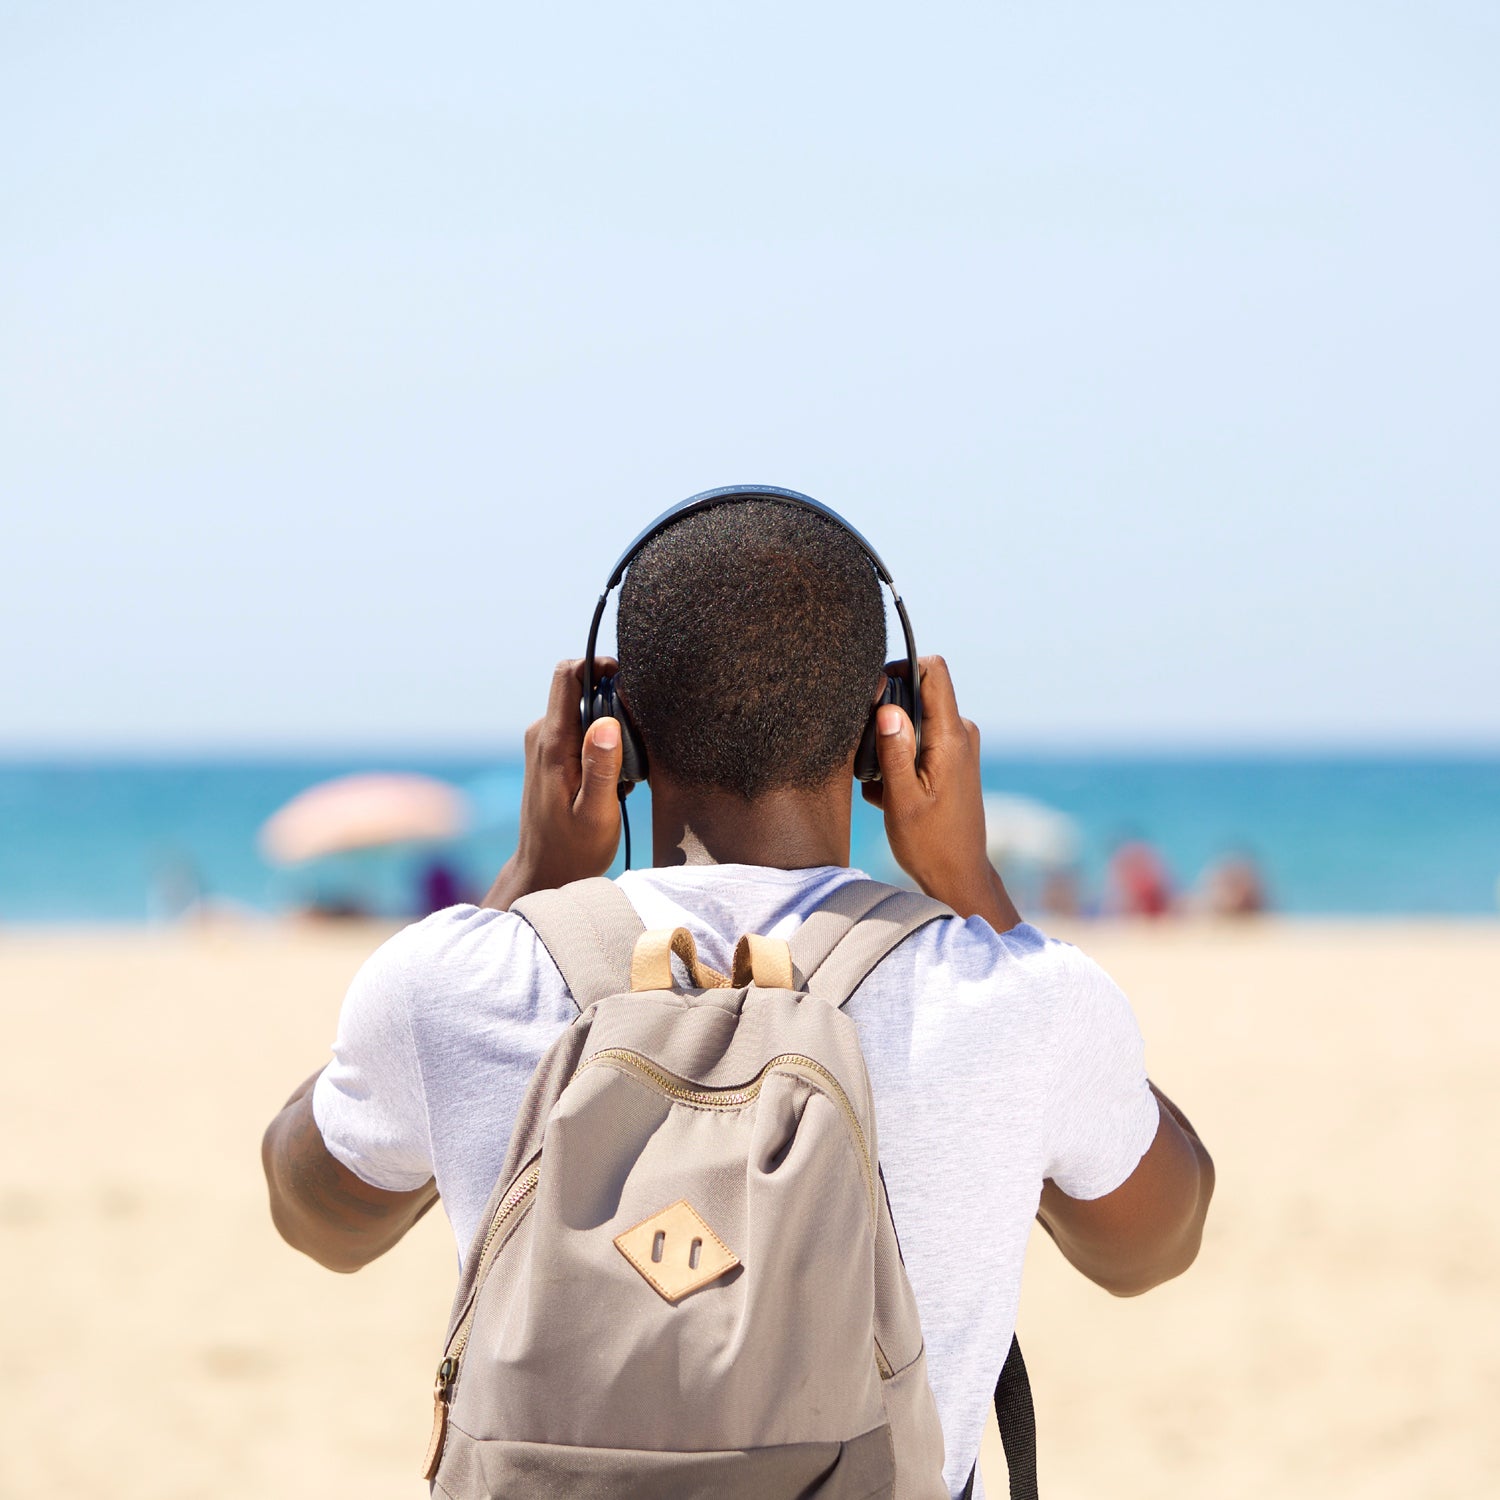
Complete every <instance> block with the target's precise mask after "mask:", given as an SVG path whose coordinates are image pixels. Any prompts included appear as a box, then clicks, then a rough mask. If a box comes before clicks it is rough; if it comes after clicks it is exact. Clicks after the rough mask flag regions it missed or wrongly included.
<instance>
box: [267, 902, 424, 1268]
mask: <svg viewBox="0 0 1500 1500" xmlns="http://www.w3.org/2000/svg"><path fill="white" fill-rule="evenodd" d="M425 941H426V939H425V938H424V937H423V936H422V924H418V925H417V926H416V927H413V928H407V929H406V930H405V931H404V932H402V933H398V934H397V935H396V936H395V937H394V938H392V939H390V940H389V941H388V942H386V943H385V944H383V945H382V946H381V947H380V948H379V949H378V950H377V951H376V952H375V953H373V954H372V955H371V956H370V958H369V959H367V960H366V962H365V963H364V965H363V966H362V967H361V968H360V971H359V973H358V974H357V975H356V976H355V978H354V982H353V983H352V984H351V985H350V986H349V991H348V994H347V995H346V996H345V998H344V1004H343V1007H342V1009H341V1010H340V1013H339V1026H338V1037H337V1039H336V1041H335V1043H334V1057H333V1061H332V1062H330V1063H329V1064H328V1066H327V1067H326V1068H325V1069H323V1070H322V1071H321V1072H320V1073H315V1074H314V1075H313V1076H312V1077H311V1078H309V1079H307V1080H306V1081H305V1082H304V1083H303V1084H302V1085H301V1086H300V1087H299V1088H298V1089H297V1090H296V1092H295V1093H294V1094H293V1095H292V1097H291V1098H290V1099H288V1100H287V1102H286V1104H285V1105H284V1106H283V1108H282V1109H281V1111H280V1113H279V1114H278V1115H277V1116H276V1118H275V1119H274V1120H272V1122H271V1124H270V1127H269V1128H268V1129H267V1131H266V1134H265V1138H264V1141H263V1142H262V1147H261V1158H262V1163H263V1165H264V1168H265V1173H266V1184H267V1187H268V1188H269V1190H270V1195H271V1217H272V1220H273V1222H274V1223H275V1225H276V1227H277V1229H278V1230H279V1231H280V1232H281V1234H282V1236H283V1238H285V1239H286V1240H287V1241H288V1243H290V1244H292V1245H294V1246H295V1247H296V1248H297V1249H299V1250H302V1251H305V1252H306V1253H307V1254H308V1255H311V1256H312V1257H313V1258H314V1259H315V1260H317V1261H319V1262H320V1263H321V1264H323V1265H325V1266H328V1267H330V1268H331V1269H333V1270H339V1271H353V1270H356V1269H358V1267H360V1266H362V1265H364V1264H366V1263H367V1262H368V1261H371V1260H373V1259H374V1258H375V1257H376V1256H377V1255H381V1254H383V1253H384V1252H385V1251H386V1250H388V1249H390V1247H391V1246H392V1245H393V1244H395V1243H396V1241H397V1240H398V1239H400V1238H401V1236H402V1235H403V1234H405V1233H406V1231H407V1230H408V1229H409V1228H410V1227H411V1226H412V1225H413V1224H414V1223H415V1222H416V1221H417V1219H418V1218H420V1217H421V1215H422V1214H423V1213H425V1212H426V1211H427V1209H428V1208H430V1207H431V1206H432V1204H433V1203H435V1202H436V1201H437V1191H436V1188H435V1187H434V1185H433V1181H432V1149H431V1142H430V1139H429V1134H428V1126H427V1112H426V1101H425V1096H424V1093H423V1088H422V1078H421V1070H420V1068H419V1065H418V1062H417V1055H416V1048H415V1044H414V1041H413V1038H412V1029H411V1022H410V1018H409V1015H408V1010H407V1006H408V1002H409V999H410V995H409V991H410V982H409V977H408V965H407V957H408V952H409V951H410V950H411V949H412V948H413V945H420V944H422V943H423V942H425ZM422 951H423V950H422V949H421V948H420V946H418V947H417V956H418V957H420V956H421V952H422ZM315 1102H316V1113H315V1111H314V1105H315Z"/></svg>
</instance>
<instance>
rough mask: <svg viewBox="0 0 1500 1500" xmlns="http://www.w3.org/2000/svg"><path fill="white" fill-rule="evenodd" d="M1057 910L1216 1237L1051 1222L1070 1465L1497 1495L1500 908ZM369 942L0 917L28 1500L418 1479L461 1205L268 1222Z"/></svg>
mask: <svg viewBox="0 0 1500 1500" xmlns="http://www.w3.org/2000/svg"><path fill="white" fill-rule="evenodd" d="M1066 935H1068V936H1072V937H1074V938H1075V939H1076V940H1077V941H1079V942H1080V943H1081V944H1082V945H1083V946H1084V947H1085V948H1086V949H1087V950H1088V951H1089V952H1091V953H1093V954H1094V955H1095V956H1096V957H1097V958H1099V959H1100V960H1101V961H1102V962H1103V963H1104V964H1105V965H1106V967H1108V968H1109V969H1110V970H1111V972H1113V973H1114V974H1115V976H1116V977H1117V978H1118V979H1119V981H1120V982H1121V983H1122V984H1123V985H1124V986H1125V988H1126V989H1127V991H1128V992H1129V993H1130V995H1131V997H1132V999H1133V1001H1134V1002H1135V1005H1136V1009H1137V1012H1138V1014H1139V1016H1140V1018H1141V1022H1142V1026H1143V1028H1144V1030H1145V1032H1146V1035H1147V1041H1148V1057H1149V1060H1150V1064H1151V1071H1152V1074H1153V1076H1154V1077H1156V1078H1157V1080H1158V1081H1159V1082H1160V1083H1161V1084H1162V1086H1163V1087H1164V1088H1165V1089H1166V1090H1167V1091H1168V1092H1169V1093H1171V1094H1173V1095H1174V1096H1175V1097H1177V1098H1178V1099H1179V1101H1180V1102H1181V1104H1182V1105H1183V1107H1184V1108H1185V1109H1186V1110H1187V1112H1188V1113H1189V1114H1190V1115H1191V1116H1192V1118H1193V1120H1194V1122H1195V1124H1196V1125H1197V1126H1198V1127H1199V1129H1200V1130H1201V1132H1202V1134H1203V1136H1204V1138H1205V1140H1206V1141H1207V1142H1208V1144H1209V1146H1210V1148H1211V1149H1212V1151H1213V1152H1214V1155H1215V1158H1216V1160H1217V1164H1218V1170H1219V1190H1218V1198H1217V1201H1216V1204H1215V1208H1214V1212H1213V1214H1212V1216H1211V1219H1210V1227H1209V1234H1208V1239H1207V1242H1206V1244H1205V1246H1204V1251H1203V1255H1202V1257H1201V1260H1200V1262H1199V1264H1198V1265H1197V1266H1196V1267H1195V1268H1194V1270H1193V1271H1192V1272H1191V1273H1190V1274H1189V1275H1188V1276H1187V1277H1186V1278H1185V1279H1183V1280H1182V1281H1180V1282H1178V1283H1175V1284H1173V1285H1170V1286H1168V1287H1165V1288H1162V1289H1160V1290H1158V1291H1156V1292H1154V1293H1152V1294H1150V1295H1149V1296H1147V1297H1145V1298H1143V1299H1138V1300H1136V1301H1129V1302H1121V1301H1116V1300H1114V1299H1112V1298H1110V1297H1109V1296H1107V1295H1106V1294H1105V1293H1103V1292H1101V1291H1098V1290H1097V1289H1095V1288H1093V1287H1092V1286H1090V1285H1088V1284H1087V1283H1085V1282H1084V1281H1083V1280H1082V1279H1081V1278H1080V1277H1078V1276H1077V1275H1076V1274H1075V1273H1073V1272H1072V1271H1070V1270H1069V1269H1068V1268H1067V1267H1066V1266H1065V1265H1064V1264H1063V1263H1062V1262H1061V1260H1060V1258H1059V1257H1058V1256H1057V1255H1056V1253H1055V1252H1054V1251H1053V1250H1052V1248H1051V1246H1050V1245H1048V1244H1047V1243H1046V1242H1045V1240H1044V1239H1042V1238H1040V1237H1039V1238H1038V1240H1037V1242H1036V1243H1035V1244H1034V1246H1033V1254H1032V1256H1031V1259H1030V1262H1029V1264H1028V1270H1027V1283H1026V1287H1025V1293H1024V1297H1023V1311H1022V1327H1021V1333H1022V1338H1023V1342H1024V1343H1025V1346H1026V1351H1027V1357H1028V1362H1029V1364H1030V1366H1031V1371H1032V1378H1033V1384H1034V1386H1035V1388H1036V1393H1037V1404H1038V1422H1039V1427H1040V1447H1041V1476H1042V1489H1043V1493H1044V1495H1046V1496H1047V1497H1048V1500H1083V1497H1096V1496H1105V1495H1107V1496H1110V1497H1115V1500H1136V1497H1140V1500H1145V1497H1147V1496H1150V1497H1152V1500H1164V1497H1178V1496H1180V1497H1194V1500H1198V1497H1214V1500H1235V1497H1247V1500H1248V1497H1252V1496H1253V1497H1257V1500H1260V1497H1265V1496H1271V1495H1274V1496H1277V1497H1281V1500H1293V1497H1308V1500H1312V1497H1318V1500H1329V1497H1339V1500H1376V1497H1381V1500H1383V1497H1392V1500H1394V1497H1397V1496H1400V1497H1403V1500H1412V1497H1423V1500H1426V1497H1433V1500H1438V1497H1455V1500H1457V1497H1475V1496H1481V1495H1485V1494H1490V1493H1494V1487H1495V1484H1496V1476H1497V1474H1500V1423H1497V1422H1496V1420H1495V1410H1496V1407H1497V1404H1500V1203H1497V1201H1496V1198H1495V1194H1494V1191H1493V1189H1494V1184H1495V1183H1496V1182H1497V1181H1500V1131H1497V1130H1496V1128H1495V1124H1494V1112H1493V1100H1494V1097H1495V1088H1496V1084H1495V1080H1496V1078H1497V1077H1500V924H1496V923H1493V922H1491V923H1482V922H1476V923H1471V924H1464V923H1453V924H1420V925H1419V924H1375V923H1360V924H1355V923H1349V924H1329V923H1317V924H1311V923H1307V924H1304V923H1293V922H1286V921H1271V922H1266V923H1264V924H1258V925H1251V926H1247V927H1244V928H1220V927H1214V926H1208V925H1199V924H1183V925H1179V926H1170V927H1160V928H1151V929H1146V928H1133V929H1132V928H1116V927H1107V926H1104V927H1088V928H1079V929H1076V930H1075V931H1073V932H1070V933H1068V934H1066ZM379 937H380V933H379V931H377V930H375V929H370V928H363V927H357V928H350V929H343V930H337V929H331V930H324V931H320V930H312V929H299V928H292V927H286V926H275V925H269V924H268V925H266V926H265V927H263V928H261V927H249V928H243V929H229V928H226V929H224V930H220V931H164V930H161V931H146V930H142V931H76V932H74V931H61V930H58V931H51V932H19V933H18V932H14V931H11V932H6V933H3V934H0V1016H3V1017H4V1021H5V1025H6V1032H7V1038H6V1040H7V1045H6V1046H5V1048H4V1049H3V1052H0V1109H3V1119H4V1125H5V1131H6V1140H7V1149H6V1150H5V1152H4V1154H3V1156H0V1267H3V1271H4V1274H3V1276H0V1402H3V1406H4V1410H5V1413H6V1420H5V1424H4V1430H5V1434H6V1439H7V1441H6V1442H5V1443H4V1445H3V1446H0V1497H4V1500H12V1497H16V1500H19V1497H22V1496H32V1495H37V1494H52V1495H86V1494H101V1495H109V1496H111V1497H114V1500H189V1497H193V1500H197V1497H209V1496H213V1497H216V1500H240V1497H251V1496H255V1497H269V1496H276V1497H288V1500H297V1497H304V1496H305V1497H313V1496H319V1497H322V1496H328V1495H344V1494H347V1495H355V1494H357V1495H361V1496H365V1497H371V1500H379V1497H403V1496H404V1497H409V1500H416V1497H417V1496H419V1495H421V1494H424V1493H425V1486H423V1485H422V1484H421V1483H420V1481H419V1480H418V1479H417V1477H416V1475H417V1470H418V1468H419V1465H420V1460H421V1455H422V1450H423V1445H424V1442H425V1439H426V1433H427V1423H428V1417H429V1412H430V1405H429V1392H430V1388H431V1381H432V1370H433V1366H434V1364H435V1362H436V1357H437V1353H438V1348H439V1344H440V1341H441V1336H442V1331H443V1326H444V1322H445V1319H446V1315H447V1308H448V1300H449V1296H450V1293H451V1289H452V1283H453V1277H454V1272H455V1258H454V1250H453V1245H452V1240H451V1237H450V1235H449V1231H448V1227H447V1224H446V1221H445V1220H443V1219H442V1218H441V1217H439V1216H437V1215H433V1216H431V1217H430V1218H429V1219H428V1220H426V1221H425V1222H423V1223H422V1224H420V1225H419V1226H418V1228H417V1230H416V1232H414V1234H413V1235H412V1236H411V1237H410V1238H409V1239H408V1241H407V1242H405V1243H404V1244H402V1245H401V1246H399V1247H398V1248H397V1250H396V1251H395V1252H393V1253H392V1254H391V1255H390V1256H388V1257H387V1258H386V1259H385V1260H384V1261H383V1262H380V1263H377V1264H376V1265H374V1266H372V1267H370V1268H368V1269H367V1270H365V1271H364V1272H362V1273H360V1274H359V1275H357V1276H355V1277H348V1278H342V1277H335V1276H333V1275H331V1274H329V1273H327V1272H325V1271H322V1270H321V1269H319V1268H318V1267H317V1266H315V1265H313V1264H312V1263H311V1262H309V1261H306V1260H304V1259H302V1258H301V1257H300V1256H298V1255H296V1254H294V1253H293V1252H292V1251H290V1250H288V1249H287V1248H286V1247H285V1246H283V1245H282V1244H281V1242H280V1241H279V1240H278V1239H277V1238H276V1235H275V1233H274V1231H273V1230H272V1228H271V1226H270V1222H269V1220H268V1218H267V1215H266V1212H265V1205H264V1193H263V1187H262V1183H261V1178H260V1168H259V1157H258V1144H259V1138H260V1133H261V1130H262V1129H263V1127H264V1125H265V1123H266V1121H267V1119H268V1118H269V1117H270V1115H271V1114H272V1113H273V1112H274V1110H275V1109H276V1107H277V1106H278V1105H279V1104H280V1103H281V1101H282V1099H283V1098H284V1097H285V1095H286V1094H287V1093H288V1092H289V1091H290V1090H291V1088H292V1087H293V1085H295V1084H296V1083H297V1082H298V1081H299V1080H300V1079H301V1078H302V1077H303V1076H304V1075H305V1074H307V1073H308V1072H310V1071H311V1070H312V1069H313V1068H315V1067H317V1066H319V1065H320V1064H321V1062H322V1061H323V1059H324V1056H325V1055H326V1049H327V1044H328V1042H329V1040H330V1038H331V1035H332V1031H333V1025H334V1019H335V1016H336V1013H337V1009H338V1005H339V1001H340V998H341V996H342V994H343V990H344V987H345V985H346V984H347V982H348V980H349V978H350V976H351V975H352V973H353V972H354V970H355V969H356V967H357V966H358V964H359V962H360V961H361V959H362V958H363V957H364V955H365V954H366V953H368V952H369V951H370V949H371V947H372V946H373V945H374V944H375V943H376V942H377V941H378V940H379ZM989 1472H990V1473H991V1474H992V1475H994V1476H996V1478H995V1479H992V1483H991V1488H990V1493H991V1495H992V1496H995V1495H1003V1494H1004V1485H1003V1478H1001V1477H999V1476H1000V1475H1001V1474H1002V1471H1001V1470H1000V1469H999V1468H998V1467H996V1466H994V1465H990V1468H989Z"/></svg>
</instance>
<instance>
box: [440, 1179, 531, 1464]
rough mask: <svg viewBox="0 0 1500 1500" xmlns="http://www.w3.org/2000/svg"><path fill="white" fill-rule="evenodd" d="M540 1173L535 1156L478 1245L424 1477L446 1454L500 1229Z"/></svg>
mask: <svg viewBox="0 0 1500 1500" xmlns="http://www.w3.org/2000/svg"><path fill="white" fill-rule="evenodd" d="M538 1155H540V1153H538ZM541 1176H542V1169H541V1167H540V1165H539V1164H538V1159H537V1157H535V1156H534V1157H532V1159H531V1163H530V1165H529V1166H527V1167H526V1168H524V1169H523V1170H522V1172H521V1175H520V1176H519V1177H518V1178H516V1180H515V1182H514V1183H513V1184H512V1186H511V1189H510V1191H509V1192H508V1193H506V1195H505V1196H504V1198H502V1199H501V1200H500V1206H499V1207H498V1208H497V1209H496V1210H495V1217H494V1218H493V1219H491V1220H490V1227H489V1229H488V1230H487V1231H486V1232H485V1236H484V1243H483V1244H482V1245H481V1246H480V1247H479V1264H478V1266H477V1268H476V1269H475V1272H474V1285H473V1287H472V1288H471V1289H470V1291H469V1300H468V1304H467V1305H466V1306H465V1308H464V1312H463V1316H462V1317H461V1318H460V1319H459V1323H458V1327H457V1328H455V1329H454V1330H453V1337H452V1339H451V1340H450V1341H449V1343H448V1347H447V1349H446V1350H445V1351H444V1353H443V1359H442V1363H441V1364H439V1365H438V1369H437V1379H436V1381H435V1382H434V1384H433V1387H432V1436H431V1437H430V1438H429V1440H428V1443H427V1462H426V1464H425V1465H424V1466H423V1471H422V1478H423V1479H431V1478H432V1477H433V1475H435V1474H436V1473H437V1467H438V1462H439V1460H440V1459H441V1458H442V1456H443V1439H444V1438H445V1437H446V1436H447V1432H448V1408H449V1406H450V1405H452V1402H453V1390H454V1387H455V1386H456V1385H457V1384H458V1366H459V1362H460V1360H462V1358H463V1353H464V1350H465V1349H466V1348H467V1347H468V1343H469V1333H470V1330H471V1329H472V1328H473V1326H474V1313H475V1311H476V1309H477V1308H478V1305H479V1288H480V1287H481V1286H482V1285H483V1284H484V1279H485V1277H486V1276H487V1275H488V1274H489V1269H490V1265H491V1263H492V1262H493V1261H494V1258H495V1256H496V1255H498V1254H499V1253H500V1249H501V1246H500V1244H499V1243H498V1242H499V1240H500V1233H501V1231H502V1230H503V1229H504V1228H505V1227H506V1226H507V1225H508V1224H511V1225H513V1224H514V1223H515V1222H516V1221H517V1220H518V1219H519V1217H520V1214H521V1210H522V1209H523V1208H525V1207H526V1206H528V1205H529V1204H530V1202H531V1195H532V1194H533V1193H534V1192H536V1186H537V1183H538V1182H539V1181H541Z"/></svg>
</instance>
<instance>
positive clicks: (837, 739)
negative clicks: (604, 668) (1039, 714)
mask: <svg viewBox="0 0 1500 1500" xmlns="http://www.w3.org/2000/svg"><path fill="white" fill-rule="evenodd" d="M616 633H617V635H618V639H619V643H620V646H619V652H620V686H621V691H622V694H623V696H624V699H625V705H626V709H627V711H628V712H629V714H630V718H631V721H632V722H633V723H634V725H635V726H636V728H637V729H638V730H639V731H640V734H641V737H642V738H643V739H644V740H645V742H646V753H647V755H648V756H649V757H650V761H651V764H652V765H653V766H659V767H661V768H662V769H663V770H665V771H667V772H669V773H670V774H671V776H672V777H673V778H674V779H675V780H677V781H679V782H681V783H683V784H684V785H687V786H693V787H701V788H704V789H709V790H718V791H732V792H737V793H738V794H739V795H740V796H742V797H745V798H747V799H749V798H754V797H758V796H760V795H761V794H762V793H764V792H769V791H778V790H782V789H785V788H801V789H808V790H810V789H812V788H815V787H819V786H822V785H824V784H826V783H827V781H828V780H829V778H830V777H832V776H833V775H834V774H835V773H836V772H837V771H838V770H839V768H840V767H841V766H842V765H843V764H844V763H845V762H846V761H847V760H848V758H849V756H850V755H851V754H852V753H853V751H854V747H855V746H856V745H857V744H858V743H859V737H860V735H861V733H862V732H863V730H864V726H865V723H866V721H867V720H868V719H869V717H870V713H871V710H872V708H873V706H874V702H875V690H876V687H877V686H878V684H879V681H880V673H881V669H882V667H883V665H884V663H885V604H884V601H883V600H882V598H881V594H880V582H879V580H878V579H877V577H876V574H875V569H874V567H873V565H872V564H871V562H870V559H869V556H868V554H867V553H866V552H865V550H864V549H863V548H862V547H861V546H860V544H859V543H858V542H857V541H855V539H854V538H853V537H852V536H851V535H850V534H849V533H848V532H847V531H846V530H844V528H843V527H842V526H839V525H838V524H837V523H836V522H833V521H829V520H827V519H826V518H825V517H823V516H820V515H817V514H816V513H814V512H812V511H806V510H802V509H800V508H797V507H794V506H791V505H787V504H785V503H783V502H781V501H776V500H737V501H730V502H726V503H725V504H722V505H716V506H713V507H712V508H710V509H708V510H702V511H695V512H694V513H692V514H691V515H688V516H685V517H684V518H683V519H682V520H680V521H677V522H675V523H674V524H673V525H671V526H669V527H668V528H667V530H665V531H664V532H662V534H661V535H660V536H658V537H656V538H654V539H653V540H652V541H651V542H650V543H649V544H648V545H647V546H646V547H645V548H644V549H643V550H642V551H641V553H640V554H639V556H637V557H636V559H635V561H634V562H633V563H631V565H630V569H629V571H628V572H627V573H626V575H625V582H624V585H623V586H622V588H621V590H620V612H619V621H618V624H617V627H616Z"/></svg>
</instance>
